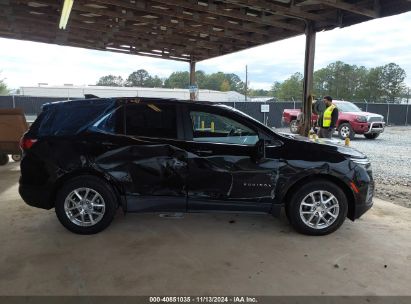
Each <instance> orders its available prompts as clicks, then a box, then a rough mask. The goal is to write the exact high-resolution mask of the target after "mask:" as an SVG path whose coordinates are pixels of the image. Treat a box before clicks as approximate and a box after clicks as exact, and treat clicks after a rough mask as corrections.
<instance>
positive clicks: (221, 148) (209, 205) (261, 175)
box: [184, 105, 278, 211]
mask: <svg viewBox="0 0 411 304" xmlns="http://www.w3.org/2000/svg"><path fill="white" fill-rule="evenodd" d="M184 118H185V125H184V126H185V130H187V131H186V136H187V141H186V146H185V149H186V150H187V151H189V152H190V153H191V154H190V155H189V158H188V164H189V174H188V179H187V191H188V210H191V211H195V210H232V211H269V210H270V208H271V204H272V202H273V199H274V193H275V187H276V181H277V175H278V160H277V159H268V158H261V159H256V157H255V156H256V144H257V142H259V141H260V140H263V138H267V137H266V135H265V134H262V133H261V130H259V129H258V128H257V127H256V126H255V125H253V124H252V123H251V122H250V121H249V120H247V119H243V118H241V117H240V116H239V115H234V114H231V113H230V111H227V110H223V109H220V108H218V107H216V106H201V105H190V106H187V108H186V109H185V111H184Z"/></svg>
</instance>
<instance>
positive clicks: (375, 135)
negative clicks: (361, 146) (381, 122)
mask: <svg viewBox="0 0 411 304" xmlns="http://www.w3.org/2000/svg"><path fill="white" fill-rule="evenodd" d="M364 136H365V138H367V139H376V138H377V137H378V136H380V133H368V134H364Z"/></svg>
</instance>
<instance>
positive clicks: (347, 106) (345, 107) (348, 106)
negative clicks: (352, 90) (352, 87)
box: [336, 102, 362, 112]
mask: <svg viewBox="0 0 411 304" xmlns="http://www.w3.org/2000/svg"><path fill="white" fill-rule="evenodd" d="M336 106H337V108H338V111H341V112H362V111H361V109H360V108H359V107H357V106H356V105H355V104H353V103H351V102H342V103H338V104H336Z"/></svg>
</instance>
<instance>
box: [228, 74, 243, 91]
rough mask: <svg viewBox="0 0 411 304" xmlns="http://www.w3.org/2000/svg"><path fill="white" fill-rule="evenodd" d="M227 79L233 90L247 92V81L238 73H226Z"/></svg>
mask: <svg viewBox="0 0 411 304" xmlns="http://www.w3.org/2000/svg"><path fill="white" fill-rule="evenodd" d="M224 76H225V79H227V80H228V83H229V84H230V88H231V90H232V91H236V92H239V93H241V94H244V93H245V83H244V82H243V81H242V80H241V78H240V77H239V76H238V75H236V74H232V73H231V74H225V75H224Z"/></svg>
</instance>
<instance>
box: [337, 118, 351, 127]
mask: <svg viewBox="0 0 411 304" xmlns="http://www.w3.org/2000/svg"><path fill="white" fill-rule="evenodd" d="M344 123H347V124H349V125H350V126H351V123H350V121H348V120H346V119H344V120H340V121H338V125H337V129H338V128H339V127H340V126H341V125H342V124H344ZM351 128H352V126H351Z"/></svg>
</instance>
